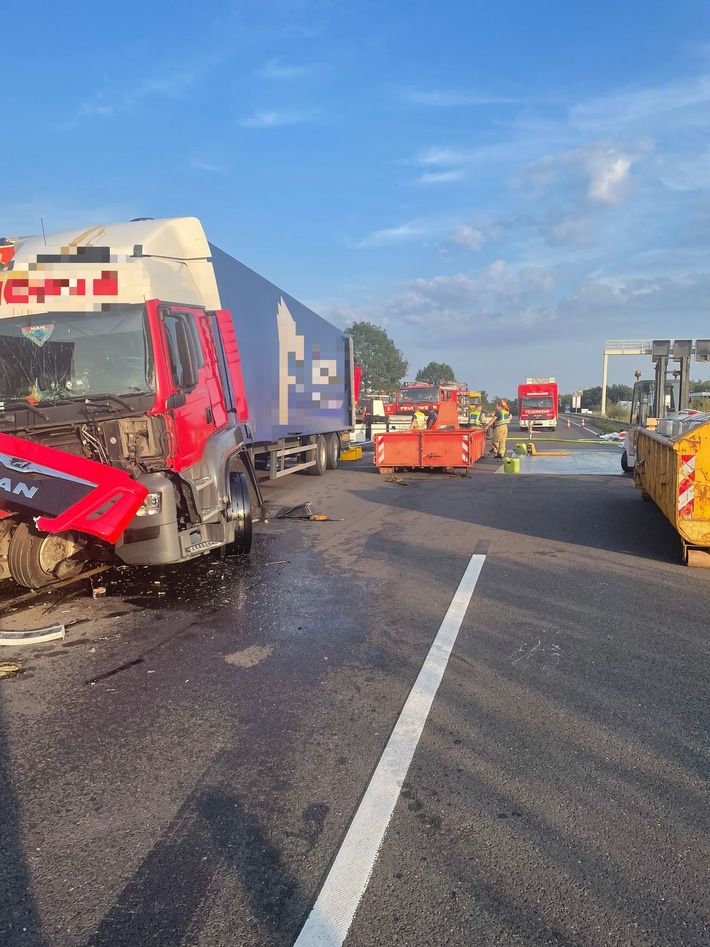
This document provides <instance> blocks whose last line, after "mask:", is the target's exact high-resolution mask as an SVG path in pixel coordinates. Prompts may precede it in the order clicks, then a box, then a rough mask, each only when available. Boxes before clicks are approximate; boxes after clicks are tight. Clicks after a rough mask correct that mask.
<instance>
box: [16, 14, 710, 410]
mask: <svg viewBox="0 0 710 947" xmlns="http://www.w3.org/2000/svg"><path fill="white" fill-rule="evenodd" d="M40 7H41V8H43V9H42V10H41V15H40V14H39V12H38V13H37V15H35V16H34V17H33V18H28V14H27V10H26V8H23V7H21V6H17V5H12V4H10V5H9V6H8V7H7V8H6V9H5V10H4V11H3V28H2V33H3V41H2V47H3V53H2V57H3V67H4V68H3V76H4V80H3V84H4V88H5V91H6V98H5V109H4V112H5V122H4V129H3V133H2V155H3V185H4V186H3V188H2V193H1V195H0V234H8V235H9V234H18V233H36V232H38V230H39V226H40V225H39V220H40V217H42V218H43V219H44V223H45V227H46V229H47V231H51V230H59V229H63V228H67V227H72V226H81V227H83V226H90V225H92V224H95V223H109V222H114V221H118V220H126V219H130V218H131V217H137V216H150V217H169V216H182V215H194V216H197V217H199V218H200V219H201V220H202V222H203V224H204V226H205V230H206V231H207V234H208V237H209V238H210V240H211V241H212V242H214V243H216V244H218V245H219V246H221V247H222V248H223V249H224V250H226V251H227V252H229V253H232V254H233V255H234V256H236V257H238V258H239V259H240V260H242V261H243V262H244V263H246V264H247V265H248V266H250V267H252V268H253V269H255V270H257V271H258V272H260V273H262V274H263V275H265V276H267V277H268V278H269V279H271V280H272V281H273V282H275V283H277V284H278V285H280V286H282V287H283V288H284V289H285V290H286V291H288V292H290V293H291V294H292V295H294V296H296V297H297V298H299V299H301V300H302V301H303V302H305V303H307V304H308V305H310V306H312V308H314V309H315V310H316V311H317V312H320V313H321V314H322V315H324V316H325V317H326V318H329V319H330V320H331V321H333V322H336V323H338V324H340V325H348V324H350V323H351V322H353V321H355V320H368V321H371V322H374V323H376V324H378V325H381V326H383V327H384V328H385V329H386V330H387V332H388V333H389V335H390V337H391V338H392V339H393V340H394V341H395V343H396V344H397V345H398V347H399V348H400V349H402V351H403V353H404V355H405V357H406V358H407V359H408V361H409V365H410V369H409V375H410V377H414V374H415V373H416V371H417V370H418V369H419V368H421V367H422V366H423V365H425V364H426V363H427V362H429V361H430V360H435V361H443V362H448V363H450V364H451V365H452V366H453V367H454V370H455V372H456V375H457V378H458V379H459V380H463V381H466V382H468V383H469V384H470V385H471V386H472V387H482V388H485V389H487V390H488V391H489V393H493V392H498V393H508V394H514V390H515V387H516V386H517V384H518V382H519V381H524V380H525V377H526V376H527V375H534V376H539V375H555V376H556V377H557V378H558V380H559V382H560V385H561V387H562V389H563V390H572V389H576V388H578V387H588V386H592V385H598V384H600V379H601V363H602V350H603V344H604V340H605V339H646V338H674V337H677V338H697V337H702V338H706V337H710V319H708V311H709V310H710V258H709V256H708V250H710V134H709V133H710V4H708V3H707V0H702V2H700V0H697V2H696V0H687V2H683V0H678V2H675V3H670V2H668V0H665V2H655V0H645V2H641V0H629V2H627V3H625V4H619V3H618V2H614V3H609V2H606V0H597V2H594V3H588V2H579V3H568V4H561V3H559V2H547V0H535V2H534V3H530V0H526V2H517V0H499V2H498V3H496V4H495V5H491V4H483V3H478V2H475V0H468V2H463V0H461V2H459V0H456V2H453V0H440V2H439V3H431V2H424V0H408V2H399V0H394V2H389V3H384V4H383V3H380V2H377V3H375V2H370V0H349V2H339V0H288V2H286V0H259V2H252V0H245V2H231V3H229V2H219V0H218V2H214V0H213V2H211V3H209V4H203V5H200V4H195V3H184V2H181V0H178V2H171V3H164V2H161V0H154V2H145V0H143V2H141V3H136V2H132V0H124V2H122V3H120V4H112V5H109V4H100V5H99V4H96V3H86V2H83V0H82V2H77V3H75V4H73V5H67V4H63V5H59V4H51V5H50V4H42V5H40ZM637 367H638V368H641V369H642V370H643V371H644V374H647V372H650V363H649V362H647V361H645V360H643V359H633V358H628V357H627V358H616V359H611V360H610V373H609V381H610V383H612V382H615V381H624V382H627V383H630V382H631V381H632V379H633V372H634V369H635V368H637ZM691 374H692V376H693V377H694V378H695V377H698V378H705V377H707V376H708V372H707V371H703V370H702V368H701V367H699V368H697V369H696V368H695V367H694V368H693V371H692V373H691Z"/></svg>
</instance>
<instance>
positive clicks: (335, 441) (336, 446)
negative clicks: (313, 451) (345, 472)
mask: <svg viewBox="0 0 710 947" xmlns="http://www.w3.org/2000/svg"><path fill="white" fill-rule="evenodd" d="M325 449H326V458H325V466H326V468H327V469H328V470H336V469H337V467H338V461H339V460H340V435H339V434H326V435H325Z"/></svg>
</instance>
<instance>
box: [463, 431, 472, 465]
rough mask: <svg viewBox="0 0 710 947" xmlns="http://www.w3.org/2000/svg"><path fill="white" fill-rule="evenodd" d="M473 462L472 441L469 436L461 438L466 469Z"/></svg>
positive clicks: (465, 435)
mask: <svg viewBox="0 0 710 947" xmlns="http://www.w3.org/2000/svg"><path fill="white" fill-rule="evenodd" d="M470 460H471V439H470V437H469V436H468V434H464V436H463V437H462V438H461V461H462V463H463V465H464V467H468V465H469V461H470Z"/></svg>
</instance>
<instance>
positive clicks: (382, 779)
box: [0, 427, 710, 947]
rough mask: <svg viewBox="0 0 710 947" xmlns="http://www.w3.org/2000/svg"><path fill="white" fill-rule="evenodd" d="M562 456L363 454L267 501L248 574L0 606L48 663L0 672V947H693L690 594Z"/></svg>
mask: <svg viewBox="0 0 710 947" xmlns="http://www.w3.org/2000/svg"><path fill="white" fill-rule="evenodd" d="M567 436H568V432H567V431H566V430H565V429H564V428H563V427H560V428H558V431H557V437H562V438H566V437H567ZM569 436H570V437H571V438H572V437H581V438H583V439H585V441H587V442H588V443H583V444H575V443H570V444H566V445H565V444H563V443H562V441H555V442H552V443H550V444H549V445H548V444H544V443H541V442H540V441H538V442H536V443H537V447H538V449H540V450H542V449H543V448H545V447H547V448H548V449H553V448H554V449H555V450H570V451H571V452H572V453H571V455H570V457H569V458H564V457H558V458H552V457H549V458H542V459H537V458H523V459H522V461H521V464H522V466H523V469H524V471H525V465H526V464H530V463H531V462H535V463H536V464H537V472H533V468H532V467H530V466H528V468H527V473H526V474H525V475H521V476H513V475H506V474H505V473H503V472H502V470H501V464H500V463H498V462H496V461H494V460H493V459H491V458H488V457H487V458H486V459H484V460H482V461H480V462H479V463H477V464H476V465H475V466H474V468H473V469H472V471H471V475H470V476H468V477H464V478H462V477H455V476H445V475H440V474H439V475H437V474H424V473H412V474H404V473H403V474H399V475H398V478H397V479H395V480H394V482H391V481H390V480H389V479H388V478H385V477H383V476H380V475H379V474H378V473H377V471H376V470H375V469H374V468H373V466H372V463H371V460H372V455H371V454H368V453H366V454H365V455H364V458H363V460H362V461H360V462H357V463H353V464H342V465H341V467H340V469H339V470H337V471H334V472H329V473H328V474H326V476H324V477H322V478H318V477H309V476H302V475H295V476H293V477H287V478H285V479H284V480H281V481H278V482H277V483H274V484H269V485H268V486H267V488H266V492H267V496H268V501H269V506H270V508H271V512H272V516H271V519H270V522H269V523H268V524H260V525H259V526H257V527H256V535H255V543H254V549H253V552H252V555H251V556H250V557H248V558H246V559H234V560H226V561H222V560H219V559H214V558H204V559H202V560H201V561H199V562H197V563H194V564H191V565H188V566H183V567H180V568H175V569H163V570H159V569H135V570H128V569H126V570H121V571H118V572H111V573H106V575H105V576H102V577H99V578H96V579H95V580H94V582H95V584H97V585H99V584H100V583H105V588H106V594H105V595H104V596H102V597H99V598H97V599H95V600H94V599H93V598H92V597H91V594H90V592H89V580H84V581H83V582H80V583H78V584H77V586H76V587H74V588H73V589H71V590H70V589H66V588H65V589H62V590H59V591H57V592H54V593H52V594H51V595H48V594H45V595H42V596H39V597H38V598H37V600H36V601H35V602H33V603H31V605H30V606H29V607H28V606H27V605H26V604H25V605H23V606H22V608H20V609H12V607H11V602H10V598H11V594H10V593H11V592H12V590H10V591H5V590H4V591H3V594H4V596H5V598H4V605H5V612H4V613H3V616H2V620H1V621H0V625H2V626H3V627H5V628H19V627H38V626H40V625H44V624H47V623H48V622H50V621H59V622H63V623H65V624H66V625H67V636H66V638H65V640H64V641H63V642H49V643H46V644H42V645H35V646H33V647H25V648H8V647H5V648H3V649H2V651H1V652H0V661H11V660H14V661H17V662H19V663H20V664H21V665H22V667H23V670H24V673H22V674H20V675H18V676H16V677H14V678H11V679H5V680H0V794H1V795H0V893H1V895H2V896H1V899H0V944H2V945H3V947H15V945H31V947H35V945H47V947H119V945H121V947H123V945H125V947H137V945H141V947H144V945H153V947H178V945H190V947H222V945H224V947H231V945H239V947H287V945H288V947H290V945H294V944H298V945H299V947H317V945H328V947H331V945H332V947H334V945H336V944H339V943H341V942H344V943H345V944H346V945H347V947H375V945H378V947H379V945H381V947H439V945H442V947H443V945H451V947H479V945H480V947H498V945H500V947H512V945H521V947H522V945H524V947H543V945H545V947H548V945H550V947H551V945H554V947H611V945H614V947H617V945H618V947H685V945H688V947H690V945H692V947H699V945H707V944H710V917H709V899H708V852H709V844H708V838H709V833H708V822H709V812H710V810H709V808H708V772H709V769H710V767H709V765H708V764H709V756H710V753H709V747H708V706H707V699H706V682H707V679H708V668H709V664H710V661H709V658H708V651H709V647H708V641H709V634H710V633H709V632H708V625H707V614H708V605H709V603H710V594H709V593H710V572H708V571H705V570H694V569H689V568H686V567H684V566H683V565H681V560H680V544H679V541H678V539H677V536H676V534H675V532H674V531H673V529H672V528H671V526H670V525H669V524H668V523H667V522H666V520H665V519H664V518H663V516H662V515H661V513H660V512H659V511H658V510H657V509H656V508H655V506H653V504H650V503H644V502H642V500H641V498H640V497H639V495H638V493H637V492H636V491H635V489H634V486H633V482H632V479H631V478H630V477H627V476H624V475H623V474H622V473H621V468H620V466H619V455H620V449H619V448H618V447H616V446H607V445H601V444H599V443H598V442H597V439H596V438H595V437H594V436H593V434H591V433H590V432H589V431H587V430H585V431H582V430H581V429H577V430H574V429H571V433H570V434H569ZM521 439H524V438H521V435H519V433H518V432H516V431H515V430H512V431H511V435H510V438H509V447H513V446H514V445H515V443H516V442H518V441H519V440H521ZM582 454H587V455H588V456H587V459H586V461H585V460H584V458H583V457H582V456H581V455H582ZM599 455H601V457H600V456H599ZM605 456H606V457H608V458H611V460H609V461H604V459H603V458H604V457H605ZM585 463H586V464H587V465H588V466H586V467H585ZM546 464H547V465H550V466H548V467H545V465H546ZM553 464H554V465H557V466H553ZM589 470H593V471H594V472H591V473H590V472H588V471H589ZM600 471H601V472H600ZM305 501H308V502H310V504H311V506H312V508H313V509H314V510H315V511H316V512H317V513H323V514H326V515H328V516H329V517H331V518H332V519H331V520H330V521H325V522H318V521H309V520H297V519H288V518H287V519H279V518H277V516H276V513H278V511H279V509H280V508H284V507H289V506H294V505H295V504H298V503H301V502H305ZM0 604H2V603H0ZM343 938H345V939H344V941H343Z"/></svg>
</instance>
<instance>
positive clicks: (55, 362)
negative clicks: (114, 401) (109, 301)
mask: <svg viewBox="0 0 710 947" xmlns="http://www.w3.org/2000/svg"><path fill="white" fill-rule="evenodd" d="M144 311H145V310H144V307H143V306H142V305H136V306H121V307H118V308H116V309H111V310H110V311H108V312H50V313H41V314H38V315H32V316H15V317H13V318H10V319H2V320H0V403H4V402H5V401H15V400H27V401H29V402H30V403H31V404H38V403H50V404H51V403H52V402H59V401H62V402H66V401H67V400H70V401H73V400H82V399H86V398H90V397H91V396H92V395H98V394H110V395H116V396H120V397H126V396H129V395H143V394H151V393H153V392H154V391H155V384H154V378H153V361H152V357H151V349H150V345H149V343H148V336H147V327H146V321H145V315H144Z"/></svg>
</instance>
